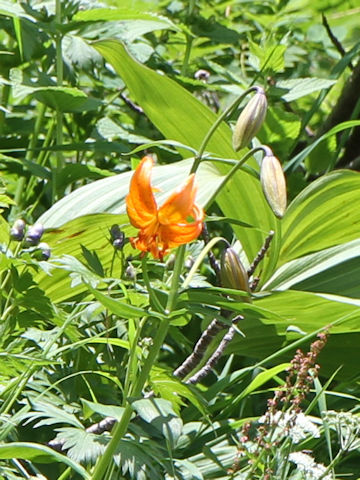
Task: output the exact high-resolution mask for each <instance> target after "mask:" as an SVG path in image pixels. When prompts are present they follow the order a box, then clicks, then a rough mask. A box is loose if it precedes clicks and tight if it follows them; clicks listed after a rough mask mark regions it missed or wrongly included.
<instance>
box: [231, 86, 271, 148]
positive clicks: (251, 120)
mask: <svg viewBox="0 0 360 480" xmlns="http://www.w3.org/2000/svg"><path fill="white" fill-rule="evenodd" d="M266 111H267V100H266V95H265V92H264V90H263V89H262V88H261V87H258V88H257V92H256V93H255V95H254V96H253V97H252V99H251V100H250V101H249V103H248V104H247V105H246V107H245V108H244V109H243V111H242V112H241V113H240V115H239V118H238V120H237V122H236V125H235V128H234V132H233V139H232V143H233V149H234V150H235V152H237V151H238V150H241V149H242V148H244V147H246V146H247V145H248V144H249V142H250V141H251V140H252V139H253V138H254V137H255V135H256V134H257V133H258V131H259V130H260V128H261V125H262V124H263V123H264V120H265V117H266Z"/></svg>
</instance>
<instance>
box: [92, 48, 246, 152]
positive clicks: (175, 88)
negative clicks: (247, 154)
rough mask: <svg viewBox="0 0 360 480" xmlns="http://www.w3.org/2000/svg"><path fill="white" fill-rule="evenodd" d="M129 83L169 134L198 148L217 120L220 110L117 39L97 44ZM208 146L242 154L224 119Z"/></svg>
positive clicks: (174, 138)
mask: <svg viewBox="0 0 360 480" xmlns="http://www.w3.org/2000/svg"><path fill="white" fill-rule="evenodd" d="M93 46H94V48H96V49H97V50H98V51H99V52H100V53H101V54H102V55H103V56H104V58H105V59H106V60H107V61H108V62H109V63H110V64H111V65H112V66H113V67H114V68H115V70H116V71H117V73H118V74H119V75H120V76H121V78H122V79H123V81H124V82H125V83H126V85H127V87H128V89H129V91H130V94H131V95H132V97H133V98H134V100H135V101H136V102H137V103H138V104H139V105H140V106H141V107H142V108H143V109H144V112H145V113H146V115H147V116H148V117H149V119H150V120H151V121H152V122H153V123H154V125H155V126H156V127H157V128H158V129H159V130H160V131H161V132H162V134H163V135H164V136H165V137H166V138H168V139H173V140H177V141H179V142H181V143H184V144H186V145H189V146H191V147H193V148H196V149H198V148H199V147H200V144H201V142H202V140H203V139H204V137H205V135H206V134H207V132H208V131H209V130H210V128H211V126H212V125H213V123H214V122H215V121H216V118H217V116H216V114H215V113H214V112H212V111H211V110H210V109H209V108H208V107H206V106H205V105H204V104H202V103H201V102H200V101H199V100H197V99H196V98H195V97H194V96H193V95H192V94H191V93H190V92H188V91H187V90H185V89H184V88H183V87H181V86H180V85H179V84H177V83H176V82H174V81H173V80H171V79H170V78H167V77H166V76H164V75H160V74H159V73H157V72H155V71H153V70H151V69H150V68H148V67H146V66H144V65H141V64H140V63H138V62H137V61H136V60H134V59H133V58H132V57H131V56H130V55H129V53H128V52H127V51H126V49H125V47H124V46H123V45H122V44H121V43H120V42H118V41H116V40H104V41H100V42H96V43H94V44H93ZM207 150H208V151H210V152H213V153H215V154H217V155H220V156H222V157H226V158H240V157H239V155H238V154H235V153H234V151H233V149H232V146H231V130H230V128H229V127H228V126H227V125H226V124H225V123H222V124H221V125H220V127H219V128H218V129H217V131H216V132H215V134H214V135H213V137H212V139H211V140H210V142H209V144H208V146H207Z"/></svg>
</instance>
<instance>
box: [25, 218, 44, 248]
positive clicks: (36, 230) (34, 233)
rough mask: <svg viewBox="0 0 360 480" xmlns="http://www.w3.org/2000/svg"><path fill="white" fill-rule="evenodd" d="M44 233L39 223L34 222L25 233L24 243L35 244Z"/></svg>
mask: <svg viewBox="0 0 360 480" xmlns="http://www.w3.org/2000/svg"><path fill="white" fill-rule="evenodd" d="M43 233H44V227H43V225H42V224H41V223H35V225H32V226H31V227H30V228H29V230H28V232H27V234H26V238H25V240H26V243H28V244H29V245H37V244H38V243H39V242H40V239H41V237H42V234H43Z"/></svg>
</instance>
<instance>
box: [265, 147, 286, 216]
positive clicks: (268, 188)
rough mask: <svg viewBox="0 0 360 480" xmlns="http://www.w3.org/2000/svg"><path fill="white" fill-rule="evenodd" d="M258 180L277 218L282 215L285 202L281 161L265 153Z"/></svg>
mask: <svg viewBox="0 0 360 480" xmlns="http://www.w3.org/2000/svg"><path fill="white" fill-rule="evenodd" d="M260 180H261V186H262V189H263V192H264V194H265V197H266V200H267V202H268V204H269V205H270V207H271V210H272V211H273V212H274V214H275V215H276V216H277V217H278V218H282V217H283V216H284V213H285V210H286V203H287V195H286V181H285V175H284V172H283V169H282V167H281V163H280V162H279V160H278V159H277V158H276V157H275V156H274V155H272V154H271V155H265V157H264V158H263V160H262V163H261V170H260Z"/></svg>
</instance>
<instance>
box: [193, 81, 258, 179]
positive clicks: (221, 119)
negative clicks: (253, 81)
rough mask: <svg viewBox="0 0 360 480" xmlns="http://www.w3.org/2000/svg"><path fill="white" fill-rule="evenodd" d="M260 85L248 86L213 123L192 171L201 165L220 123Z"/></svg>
mask: <svg viewBox="0 0 360 480" xmlns="http://www.w3.org/2000/svg"><path fill="white" fill-rule="evenodd" d="M257 88H258V87H250V88H248V89H247V90H246V91H245V92H244V93H242V94H241V95H240V96H239V97H238V98H236V99H235V100H234V101H233V102H232V103H231V104H230V105H229V107H228V108H227V109H226V110H224V111H223V113H222V114H221V115H220V116H219V117H218V118H217V119H216V121H215V123H214V124H213V125H212V127H211V128H210V130H209V131H208V132H207V134H206V135H205V138H204V140H203V141H202V143H201V145H200V148H199V151H198V154H197V155H196V157H195V159H194V163H193V165H192V167H191V173H195V172H196V170H197V169H198V167H199V165H200V162H201V160H202V157H203V155H204V152H205V148H206V146H207V144H208V143H209V141H210V139H211V137H212V136H213V135H214V133H215V131H216V129H217V128H218V127H219V125H220V124H221V122H222V121H223V120H225V118H226V117H227V116H228V115H230V113H231V112H233V111H234V110H235V108H237V107H238V106H239V104H240V102H241V101H242V99H243V98H244V97H246V95H247V94H248V93H250V92H252V91H253V90H257Z"/></svg>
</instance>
